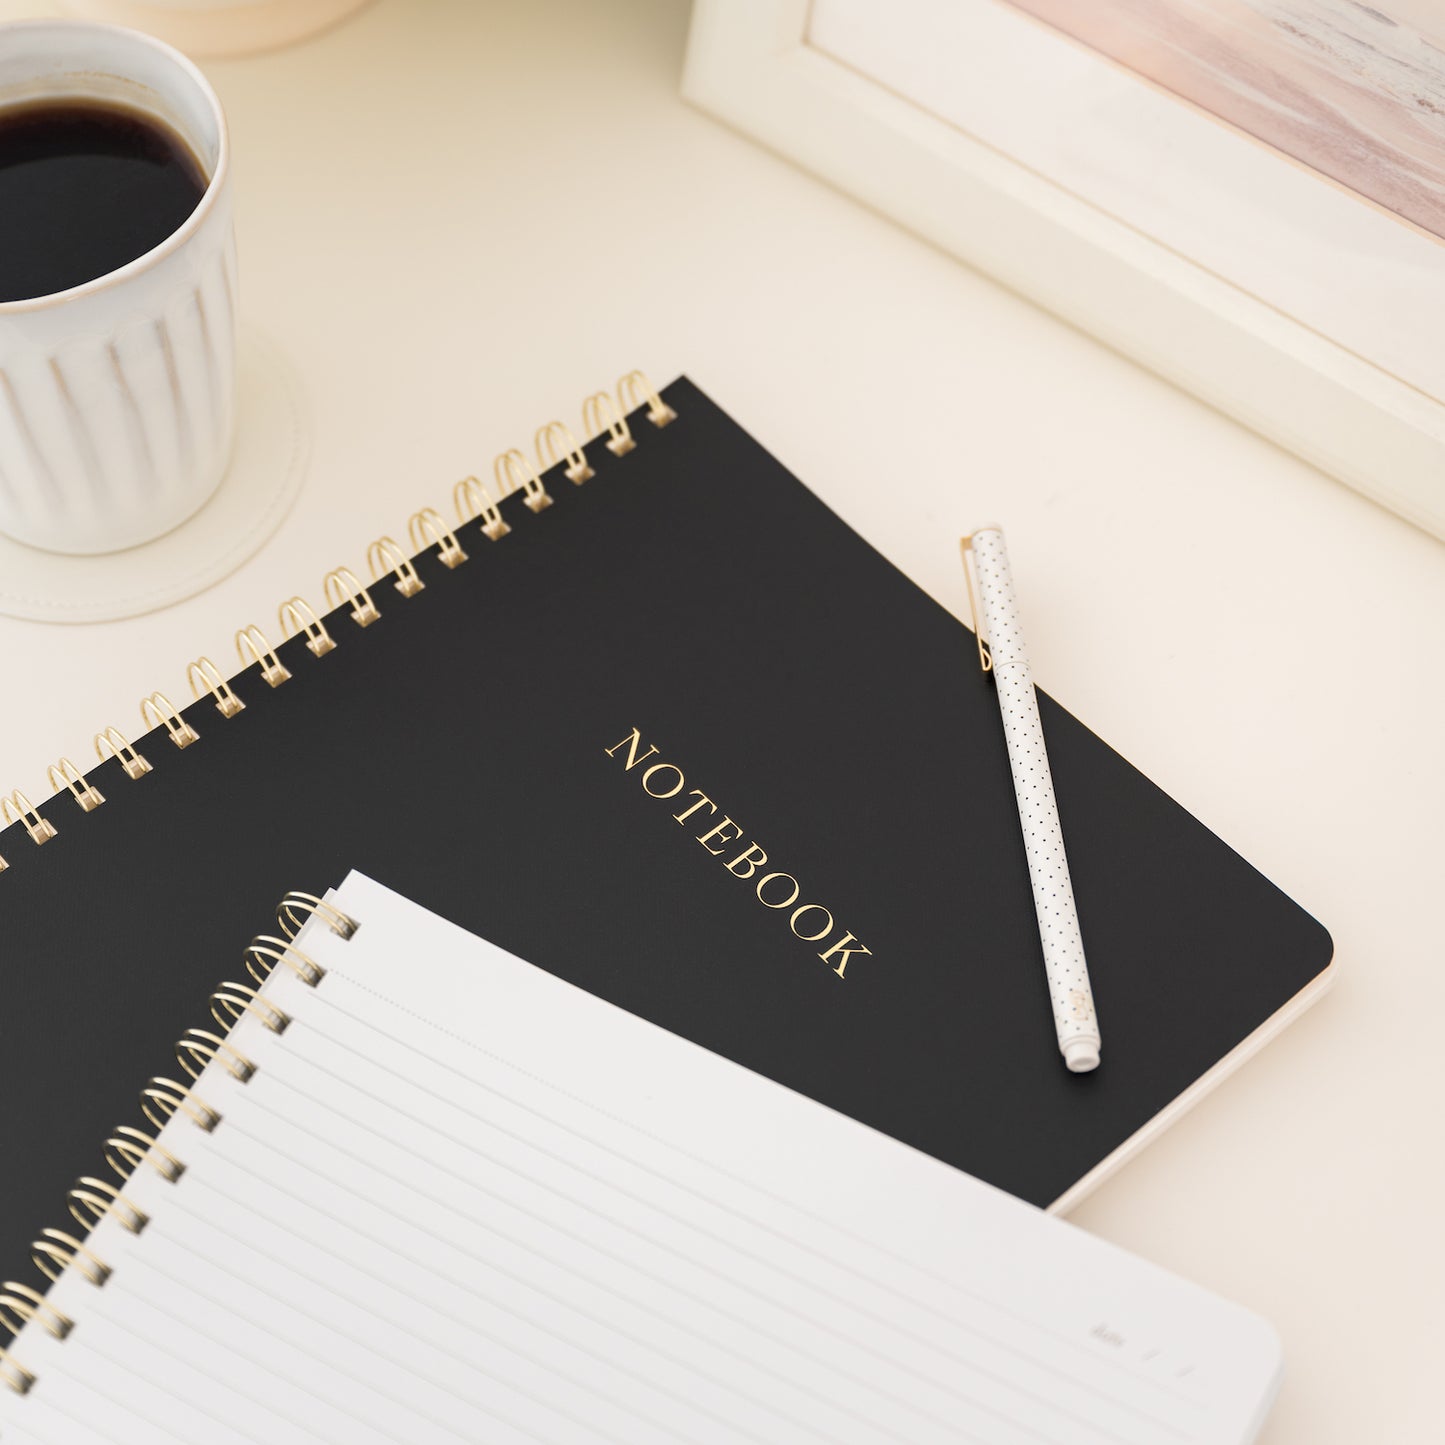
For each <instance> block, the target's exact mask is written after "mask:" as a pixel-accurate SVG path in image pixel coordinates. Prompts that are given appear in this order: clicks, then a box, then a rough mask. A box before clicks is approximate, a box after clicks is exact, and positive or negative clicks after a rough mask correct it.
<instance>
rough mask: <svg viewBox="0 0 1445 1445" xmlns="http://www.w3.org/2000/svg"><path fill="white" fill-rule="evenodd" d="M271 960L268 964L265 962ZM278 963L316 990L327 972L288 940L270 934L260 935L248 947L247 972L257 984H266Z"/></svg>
mask: <svg viewBox="0 0 1445 1445" xmlns="http://www.w3.org/2000/svg"><path fill="white" fill-rule="evenodd" d="M268 958H269V959H270V960H271V962H270V963H267V962H266V961H265V960H266V959H268ZM278 963H284V964H285V965H286V967H287V968H289V969H290V970H291V972H292V973H294V974H295V975H296V977H297V978H299V979H300V980H301V982H302V983H304V984H307V985H309V986H310V987H311V988H315V987H316V985H317V984H318V983H320V982H321V980H322V979H323V978H325V977H326V970H325V969H324V968H322V967H321V965H320V964H319V963H317V962H316V961H315V960H314V959H311V958H308V957H307V956H306V954H304V953H302V952H301V950H300V949H299V948H297V947H296V945H295V944H294V943H292V942H291V941H290V939H287V938H272V937H271V936H270V935H269V934H265V933H262V934H258V935H257V936H256V937H255V938H253V939H252V940H251V942H250V943H249V944H248V945H247V946H246V972H247V973H249V974H250V975H251V977H252V978H254V979H255V980H256V982H257V983H265V982H266V980H267V979H268V978H270V976H271V973H272V970H274V969H275V967H276V965H277V964H278Z"/></svg>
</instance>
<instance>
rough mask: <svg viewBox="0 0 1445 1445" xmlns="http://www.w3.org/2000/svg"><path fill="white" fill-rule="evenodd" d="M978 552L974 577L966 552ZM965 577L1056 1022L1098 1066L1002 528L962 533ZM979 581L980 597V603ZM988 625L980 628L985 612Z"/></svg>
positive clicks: (1071, 1046)
mask: <svg viewBox="0 0 1445 1445" xmlns="http://www.w3.org/2000/svg"><path fill="white" fill-rule="evenodd" d="M970 552H972V553H973V562H974V565H973V578H972V579H969V566H968V557H969V553H970ZM963 569H964V576H965V578H966V579H969V588H968V601H969V606H970V608H972V609H973V626H974V632H975V633H976V634H977V637H978V657H979V662H980V663H981V664H982V665H983V670H984V671H985V672H992V673H993V676H994V682H995V683H996V685H997V687H998V705H999V711H1000V712H1001V713H1002V714H1003V735H1004V741H1005V743H1006V744H1007V745H1008V761H1009V769H1010V771H1011V772H1012V773H1013V783H1014V793H1015V795H1016V796H1017V798H1018V805H1019V824H1020V826H1021V827H1022V828H1023V835H1024V852H1025V854H1026V855H1027V857H1028V863H1029V880H1030V882H1031V883H1032V884H1033V891H1034V909H1035V911H1036V912H1037V914H1038V918H1039V940H1040V942H1041V943H1042V944H1043V950H1044V971H1045V973H1046V974H1047V976H1048V980H1049V998H1050V1001H1051V1002H1052V1004H1053V1009H1054V1027H1055V1029H1056V1030H1057V1032H1058V1037H1059V1052H1060V1053H1062V1054H1063V1056H1064V1063H1065V1064H1066V1065H1068V1067H1069V1069H1070V1070H1071V1071H1072V1072H1074V1073H1076V1074H1083V1073H1087V1072H1088V1071H1089V1070H1090V1069H1097V1068H1098V1067H1099V1048H1100V1039H1099V1021H1098V1019H1097V1018H1096V1017H1095V1015H1094V995H1093V991H1092V990H1091V989H1090V987H1089V970H1088V967H1087V966H1086V965H1085V963H1084V940H1083V938H1082V937H1081V936H1080V933H1079V914H1078V910H1077V909H1076V908H1075V906H1074V885H1073V883H1072V882H1071V881H1070V879H1069V860H1068V857H1067V855H1066V854H1065V853H1064V834H1063V830H1062V829H1061V828H1060V826H1059V808H1058V804H1057V802H1055V800H1054V779H1053V775H1052V773H1050V771H1049V755H1048V753H1047V751H1045V748H1044V730H1043V726H1042V724H1041V723H1040V722H1039V704H1038V698H1037V696H1036V695H1035V693H1034V682H1033V677H1032V675H1031V674H1030V672H1029V659H1028V652H1027V651H1026V649H1025V648H1024V638H1023V630H1022V629H1021V628H1020V626H1019V613H1018V602H1017V601H1016V600H1015V598H1014V584H1013V574H1012V572H1011V571H1010V570H1009V563H1008V549H1007V548H1006V547H1005V545H1004V540H1003V532H1002V530H1001V529H1000V528H998V527H981V528H980V529H979V530H978V531H976V532H974V533H973V534H972V535H971V536H968V537H965V538H964V539H963ZM974 580H976V582H977V587H978V601H977V604H975V602H974ZM980 611H982V613H983V627H982V628H980V627H979V617H978V614H979V612H980Z"/></svg>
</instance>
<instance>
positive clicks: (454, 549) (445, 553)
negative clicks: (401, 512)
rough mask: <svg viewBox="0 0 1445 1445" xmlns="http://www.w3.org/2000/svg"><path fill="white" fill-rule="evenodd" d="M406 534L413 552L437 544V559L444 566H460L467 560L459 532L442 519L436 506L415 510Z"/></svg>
mask: <svg viewBox="0 0 1445 1445" xmlns="http://www.w3.org/2000/svg"><path fill="white" fill-rule="evenodd" d="M406 534H407V540H408V541H409V542H410V543H411V550H412V551H413V552H420V551H421V550H422V549H423V548H424V547H426V546H428V545H430V544H435V546H436V549H437V561H438V562H440V563H441V564H442V566H443V567H460V566H461V565H462V563H463V562H465V561H466V560H467V554H466V553H465V552H464V551H462V544H461V543H460V542H458V541H457V534H456V533H455V532H453V531H452V529H451V528H450V527H448V526H447V524H446V523H445V522H444V521H442V514H441V513H440V512H438V511H437V509H436V508H435V507H423V508H422V509H421V511H419V512H413V513H412V517H411V521H410V522H408V523H407V527H406Z"/></svg>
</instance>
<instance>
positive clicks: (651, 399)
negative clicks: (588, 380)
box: [617, 371, 677, 427]
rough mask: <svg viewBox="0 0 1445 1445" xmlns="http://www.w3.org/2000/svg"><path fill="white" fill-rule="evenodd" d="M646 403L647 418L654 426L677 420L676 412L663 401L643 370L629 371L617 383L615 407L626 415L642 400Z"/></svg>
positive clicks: (661, 425) (662, 425)
mask: <svg viewBox="0 0 1445 1445" xmlns="http://www.w3.org/2000/svg"><path fill="white" fill-rule="evenodd" d="M644 401H645V402H646V403H647V419H648V421H650V422H651V423H652V424H653V426H655V427H664V426H666V425H667V424H668V423H669V422H674V421H676V420H677V413H676V412H675V411H673V409H672V408H671V407H670V406H668V404H667V403H666V402H665V401H663V399H662V396H661V394H660V393H659V392H658V390H657V388H656V387H655V386H653V384H652V383H651V382H650V381H649V380H648V379H647V373H646V372H643V371H629V372H628V373H627V375H626V376H624V377H622V378H621V379H620V380H619V381H618V383H617V409H618V410H619V411H620V412H621V413H622V415H623V416H626V415H627V413H628V412H630V411H632V410H633V409H634V408H635V407H639V406H641V405H642V403H643V402H644Z"/></svg>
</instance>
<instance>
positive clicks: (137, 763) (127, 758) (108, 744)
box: [95, 728, 151, 779]
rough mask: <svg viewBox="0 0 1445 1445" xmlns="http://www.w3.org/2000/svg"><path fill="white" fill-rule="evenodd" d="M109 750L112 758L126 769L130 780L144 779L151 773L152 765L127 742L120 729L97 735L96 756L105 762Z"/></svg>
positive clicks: (111, 729)
mask: <svg viewBox="0 0 1445 1445" xmlns="http://www.w3.org/2000/svg"><path fill="white" fill-rule="evenodd" d="M107 749H109V751H110V756H111V757H113V758H115V760H116V761H117V762H118V763H119V764H120V765H121V767H122V768H124V769H125V775H126V777H128V778H131V779H135V778H143V777H145V775H146V774H147V773H148V772H150V770H151V765H150V764H149V763H148V762H146V760H145V759H144V758H143V757H142V756H141V755H140V754H139V753H138V752H137V751H136V750H135V749H134V748H133V747H132V746H131V745H130V743H128V742H127V741H126V737H125V734H124V733H123V732H121V730H120V729H119V728H106V730H105V731H104V732H103V733H96V735H95V754H96V756H97V757H98V758H99V759H100V760H101V762H104V761H105V759H106V750H107Z"/></svg>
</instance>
